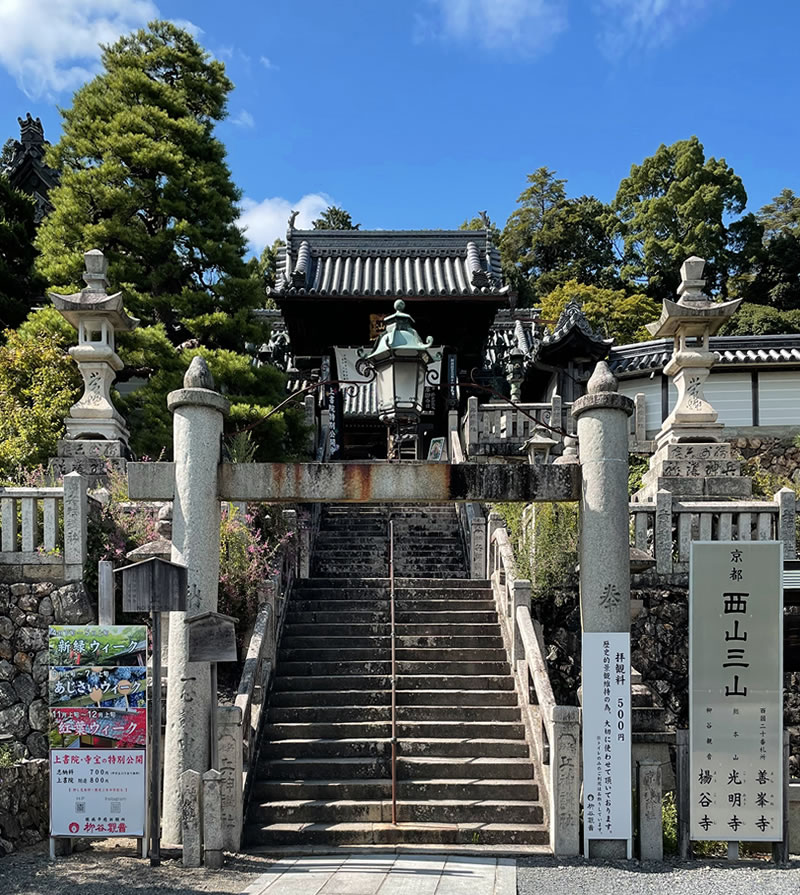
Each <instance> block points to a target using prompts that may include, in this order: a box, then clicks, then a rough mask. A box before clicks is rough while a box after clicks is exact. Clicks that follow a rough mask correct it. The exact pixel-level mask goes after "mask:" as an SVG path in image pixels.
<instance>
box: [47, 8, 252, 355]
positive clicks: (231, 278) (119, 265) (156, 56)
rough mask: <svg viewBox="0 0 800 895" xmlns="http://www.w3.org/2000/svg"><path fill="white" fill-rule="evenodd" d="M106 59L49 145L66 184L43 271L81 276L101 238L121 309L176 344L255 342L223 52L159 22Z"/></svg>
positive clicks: (65, 280)
mask: <svg viewBox="0 0 800 895" xmlns="http://www.w3.org/2000/svg"><path fill="white" fill-rule="evenodd" d="M102 62H103V69H104V70H103V72H102V73H101V74H99V75H98V76H97V77H96V78H94V79H93V80H92V81H90V82H89V83H87V84H86V85H84V86H83V87H81V88H80V90H78V91H77V92H76V94H75V96H74V100H73V105H72V107H71V108H69V109H66V110H64V111H63V112H62V115H63V118H64V127H63V136H62V138H61V140H60V141H59V143H58V144H57V145H56V146H54V147H52V148H51V150H50V151H49V154H48V160H49V163H50V164H52V165H53V166H55V167H56V168H58V169H59V171H60V174H61V185H60V186H59V187H57V188H56V189H55V190H53V191H52V193H51V194H50V200H51V201H52V203H53V206H54V211H53V212H52V214H50V215H49V216H48V218H47V219H46V220H45V221H44V223H43V224H42V226H41V228H40V230H39V235H38V239H37V243H38V246H39V249H40V251H41V258H40V261H39V267H40V270H41V271H42V273H43V274H44V275H45V276H46V277H47V279H48V281H49V282H50V283H51V284H53V286H54V287H57V288H59V291H60V290H62V289H70V288H77V287H79V286H80V276H81V272H82V266H83V253H84V252H85V251H86V250H87V249H90V248H100V249H102V250H103V252H105V254H106V257H107V258H108V259H109V279H110V281H111V282H112V283H114V284H115V285H116V286H117V287H118V288H121V289H122V290H123V291H124V295H125V302H126V306H127V308H128V310H129V311H131V313H133V314H134V315H136V316H137V317H140V318H142V320H143V322H144V323H145V324H155V323H161V324H163V326H164V327H165V330H166V333H167V335H168V336H169V339H170V340H171V341H172V343H173V344H175V345H178V344H181V343H182V342H184V341H185V340H187V339H188V338H190V337H194V338H196V339H199V340H201V341H202V342H203V343H204V344H205V345H206V346H208V347H213V348H226V349H231V350H242V349H243V348H244V345H245V343H246V342H254V343H255V342H259V341H261V340H262V339H263V337H264V333H263V332H262V331H261V326H260V325H259V324H257V323H256V322H255V321H253V320H252V318H251V315H250V310H251V309H252V308H253V307H257V306H259V305H260V304H261V302H262V294H261V292H260V290H259V288H258V284H257V283H256V282H255V281H254V280H253V279H252V278H251V277H249V276H248V270H247V267H246V265H245V262H244V255H245V249H246V243H245V239H244V236H243V235H242V232H241V231H240V230H239V228H238V227H237V218H238V215H239V211H238V208H237V204H236V203H237V201H238V199H239V198H240V193H239V191H238V190H237V188H236V187H235V186H234V184H233V182H232V180H231V176H230V172H229V170H228V167H227V164H226V162H225V148H224V146H223V145H222V143H221V142H220V141H219V140H218V139H217V138H216V137H215V136H214V125H215V123H216V122H218V121H220V120H221V119H222V118H224V117H225V114H226V100H227V96H228V94H229V93H230V91H231V89H232V88H233V85H232V83H231V82H230V80H229V79H228V78H227V77H226V75H225V68H224V66H223V64H222V63H221V62H219V61H218V60H215V59H213V58H211V57H210V56H209V55H208V53H206V52H205V51H204V50H203V49H202V47H200V46H199V45H198V43H197V42H196V41H195V40H194V38H193V37H192V36H191V35H190V34H188V33H187V32H186V31H183V30H181V29H180V28H178V27H176V26H175V25H172V24H170V23H168V22H160V21H156V22H152V23H151V24H150V25H149V26H148V28H147V30H140V31H137V32H135V33H133V34H131V35H129V36H126V37H122V38H120V39H119V40H118V41H117V42H116V43H115V44H113V45H111V46H106V47H104V48H103V53H102Z"/></svg>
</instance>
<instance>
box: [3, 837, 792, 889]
mask: <svg viewBox="0 0 800 895" xmlns="http://www.w3.org/2000/svg"><path fill="white" fill-rule="evenodd" d="M134 846H135V844H134V842H133V841H131V840H102V841H98V842H95V843H92V844H91V845H90V846H89V847H88V848H87V849H86V850H85V851H81V852H78V853H77V854H74V855H71V856H70V857H66V858H58V859H57V860H56V861H55V862H52V861H50V859H49V855H48V853H47V848H46V845H42V846H36V847H34V848H31V849H26V850H25V851H22V852H18V853H15V854H13V855H10V856H8V857H6V858H2V859H0V893H2V895H76V893H79V895H194V893H198V895H199V893H204V895H239V893H241V892H242V891H244V889H246V888H247V886H249V885H250V883H252V882H254V881H255V880H256V878H257V877H259V876H260V875H261V874H262V873H264V871H265V870H266V869H267V867H268V866H269V865H270V864H271V863H272V862H273V860H274V859H272V858H266V857H262V856H260V855H235V856H231V855H228V856H227V857H226V861H225V867H224V869H223V870H221V871H217V872H214V871H207V870H204V869H203V868H197V869H188V868H185V867H183V865H182V864H181V861H180V857H179V856H176V857H170V856H165V857H164V858H163V861H162V864H161V866H160V867H150V865H149V863H148V862H147V861H143V860H142V859H141V858H137V857H135V856H134V855H135V847H134ZM517 893H518V895H665V893H669V895H799V893H800V859H798V858H797V857H795V858H794V859H793V860H792V862H791V864H790V866H789V867H788V868H780V869H779V868H776V867H775V866H774V865H772V864H771V863H769V862H767V861H740V862H739V863H738V864H736V865H729V864H727V863H726V862H725V861H718V860H714V861H694V862H690V863H687V864H679V863H670V862H665V863H663V864H638V863H633V864H626V863H623V862H620V863H610V862H597V861H595V862H592V863H588V862H586V861H583V860H581V859H575V860H571V861H564V860H562V861H555V860H553V859H552V858H521V859H520V860H519V861H518V867H517Z"/></svg>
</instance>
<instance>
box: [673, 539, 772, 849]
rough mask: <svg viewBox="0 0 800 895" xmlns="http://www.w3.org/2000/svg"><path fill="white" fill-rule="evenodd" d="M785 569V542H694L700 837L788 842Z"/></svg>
mask: <svg viewBox="0 0 800 895" xmlns="http://www.w3.org/2000/svg"><path fill="white" fill-rule="evenodd" d="M782 565H783V550H782V544H781V543H780V542H778V541H710V542H698V541H694V542H692V546H691V555H690V590H689V737H690V755H691V757H690V781H691V786H690V812H689V815H690V821H689V823H690V837H691V838H692V839H712V840H723V841H725V840H727V841H736V840H744V841H767V842H769V841H773V842H777V841H780V840H781V838H782V817H783V770H782V769H783V593H782V587H781V570H782Z"/></svg>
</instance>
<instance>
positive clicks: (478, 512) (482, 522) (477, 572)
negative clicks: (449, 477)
mask: <svg viewBox="0 0 800 895" xmlns="http://www.w3.org/2000/svg"><path fill="white" fill-rule="evenodd" d="M450 462H451V463H464V462H465V459H464V449H463V448H462V446H461V436H460V435H459V433H458V427H457V426H455V427H453V428H451V430H450ZM456 515H457V516H458V525H459V529H460V531H461V540H462V543H463V545H464V551H465V553H466V556H467V559H468V561H469V568H470V578H479V579H483V578H485V577H486V517H485V516H484V514H483V510H482V509H481V505H480V504H479V503H474V502H469V503H457V504H456Z"/></svg>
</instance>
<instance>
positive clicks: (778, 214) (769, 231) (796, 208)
mask: <svg viewBox="0 0 800 895" xmlns="http://www.w3.org/2000/svg"><path fill="white" fill-rule="evenodd" d="M756 217H757V218H758V221H759V223H761V225H762V226H763V227H764V237H765V238H766V239H773V238H774V237H776V236H781V235H782V234H785V233H791V234H794V235H795V236H800V196H796V195H795V194H794V192H793V191H792V190H787V189H783V190H781V192H780V193H779V194H778V195H777V196H775V198H774V199H773V200H772V202H770V203H768V204H767V205H764V206H763V208H762V209H761V210H760V211H759V212H758V214H757V215H756Z"/></svg>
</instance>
